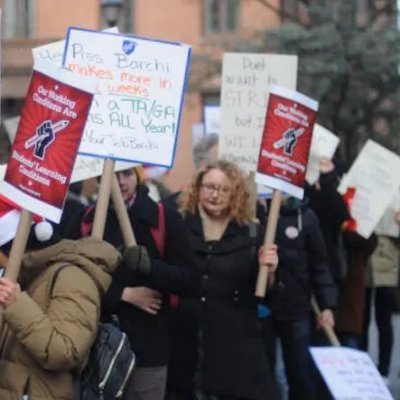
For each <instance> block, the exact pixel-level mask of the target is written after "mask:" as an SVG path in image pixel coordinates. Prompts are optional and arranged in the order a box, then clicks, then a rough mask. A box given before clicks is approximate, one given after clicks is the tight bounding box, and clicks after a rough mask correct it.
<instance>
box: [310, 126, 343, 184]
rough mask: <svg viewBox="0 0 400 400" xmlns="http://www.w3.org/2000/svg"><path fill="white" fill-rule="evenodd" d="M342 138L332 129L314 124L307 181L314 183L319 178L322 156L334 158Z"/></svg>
mask: <svg viewBox="0 0 400 400" xmlns="http://www.w3.org/2000/svg"><path fill="white" fill-rule="evenodd" d="M339 142H340V139H339V138H338V137H337V136H336V135H334V134H333V133H332V132H331V131H329V130H328V129H326V128H324V127H323V126H321V125H318V124H315V125H314V132H313V135H312V140H311V149H310V157H309V159H308V165H307V172H306V181H307V182H308V183H309V184H310V185H314V183H315V182H317V180H318V179H319V175H320V170H319V164H320V161H321V158H323V157H326V158H328V159H329V160H332V158H333V155H334V154H335V151H336V149H337V147H338V145H339Z"/></svg>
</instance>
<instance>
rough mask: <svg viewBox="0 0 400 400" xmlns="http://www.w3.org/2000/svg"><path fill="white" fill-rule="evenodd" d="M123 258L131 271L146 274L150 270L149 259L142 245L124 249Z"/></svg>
mask: <svg viewBox="0 0 400 400" xmlns="http://www.w3.org/2000/svg"><path fill="white" fill-rule="evenodd" d="M123 259H124V261H125V263H126V265H127V266H128V268H129V269H130V270H132V271H137V272H140V273H142V274H145V275H148V274H150V272H151V261H150V257H149V254H148V253H147V250H146V248H145V247H144V246H131V247H129V248H128V249H126V250H125V253H124V256H123Z"/></svg>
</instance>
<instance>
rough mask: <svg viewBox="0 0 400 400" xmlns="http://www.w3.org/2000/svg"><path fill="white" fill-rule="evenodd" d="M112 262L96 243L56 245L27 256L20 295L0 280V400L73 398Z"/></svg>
mask: <svg viewBox="0 0 400 400" xmlns="http://www.w3.org/2000/svg"><path fill="white" fill-rule="evenodd" d="M118 259H119V253H118V252H117V250H116V249H115V248H114V247H113V246H112V245H111V244H109V243H106V242H104V241H101V240H99V239H94V238H86V239H81V240H78V241H72V240H62V241H61V242H58V243H57V244H54V245H51V246H49V247H46V248H44V249H41V250H36V251H32V252H30V253H27V254H26V255H25V257H24V259H23V262H22V269H21V273H20V280H19V283H20V285H21V287H22V288H23V290H21V289H20V285H19V284H17V283H14V282H12V281H10V280H9V279H7V278H1V279H0V304H1V306H2V307H3V308H4V311H3V313H2V317H3V325H2V327H1V330H0V371H1V373H0V399H2V400H21V399H29V400H45V399H46V400H47V399H49V400H71V399H73V398H74V395H73V393H74V385H73V372H72V371H73V370H74V369H76V368H79V367H80V366H82V364H83V363H84V362H85V360H86V358H87V356H88V354H89V350H90V347H91V345H92V343H93V342H94V340H95V337H96V334H97V328H98V322H99V317H100V299H101V296H102V295H103V294H104V293H105V291H106V290H107V289H108V287H109V285H110V283H111V273H112V272H113V270H114V269H115V267H116V265H117V262H118ZM66 264H67V265H68V268H63V269H62V270H60V271H59V273H58V275H57V279H56V280H53V277H54V274H55V273H56V272H57V271H58V270H59V269H60V267H61V266H63V265H66ZM53 281H54V282H55V283H54V286H53V287H52V288H51V286H52V282H53Z"/></svg>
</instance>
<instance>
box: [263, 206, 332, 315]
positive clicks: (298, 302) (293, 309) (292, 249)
mask: <svg viewBox="0 0 400 400" xmlns="http://www.w3.org/2000/svg"><path fill="white" fill-rule="evenodd" d="M276 243H277V245H278V249H279V250H278V254H279V265H278V270H277V274H276V284H275V287H274V289H273V290H272V291H270V293H269V302H268V304H269V306H270V308H271V310H272V314H273V316H274V318H276V319H279V320H294V319H303V318H308V317H309V315H310V310H311V308H310V296H311V292H313V293H314V294H315V297H316V299H317V302H318V304H319V306H320V307H321V309H326V308H331V309H334V308H336V306H337V289H336V287H335V284H334V282H333V278H332V274H331V272H330V269H329V266H328V264H327V256H326V248H325V243H324V239H323V236H322V233H321V230H320V228H319V223H318V219H317V217H316V215H315V214H314V212H313V211H312V210H311V209H309V208H308V207H307V206H306V205H303V206H302V207H300V208H298V209H296V210H289V209H287V208H286V207H284V206H282V208H281V212H280V216H279V219H278V227H277V233H276Z"/></svg>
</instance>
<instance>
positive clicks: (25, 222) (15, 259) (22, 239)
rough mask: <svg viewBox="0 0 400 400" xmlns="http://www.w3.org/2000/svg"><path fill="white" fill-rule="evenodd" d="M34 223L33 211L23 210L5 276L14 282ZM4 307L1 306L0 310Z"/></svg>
mask: <svg viewBox="0 0 400 400" xmlns="http://www.w3.org/2000/svg"><path fill="white" fill-rule="evenodd" d="M31 225H32V213H31V212H30V211H28V210H24V209H23V210H22V211H21V216H20V219H19V223H18V228H17V233H16V234H15V237H14V240H13V244H12V246H11V251H10V257H9V258H8V264H7V268H6V270H5V274H4V277H5V278H8V279H10V280H12V281H14V282H16V281H17V279H18V274H19V270H20V268H21V262H22V257H23V256H24V254H25V248H26V243H27V242H28V237H29V231H30V229H31ZM2 309H3V307H2V306H0V311H2Z"/></svg>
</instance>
